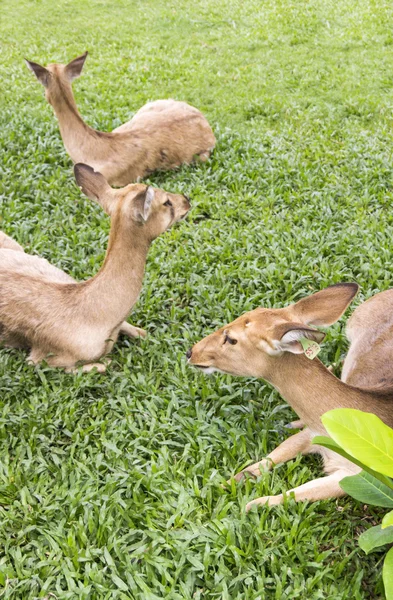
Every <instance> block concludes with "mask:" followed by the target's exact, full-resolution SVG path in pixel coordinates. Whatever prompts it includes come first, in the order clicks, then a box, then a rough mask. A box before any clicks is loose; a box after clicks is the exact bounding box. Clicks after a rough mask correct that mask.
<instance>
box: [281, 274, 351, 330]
mask: <svg viewBox="0 0 393 600" xmlns="http://www.w3.org/2000/svg"><path fill="white" fill-rule="evenodd" d="M358 290H359V286H358V284H357V283H338V284H336V285H331V286H329V287H327V288H325V289H324V290H321V291H320V292H317V293H316V294H312V296H308V297H307V298H303V299H302V300H299V302H296V304H293V305H292V306H290V307H289V308H290V310H291V312H292V314H293V316H294V317H295V318H296V320H299V321H300V322H301V323H305V324H306V325H318V326H321V327H326V326H327V325H332V324H333V323H335V322H336V321H338V319H339V318H340V317H341V315H342V314H343V313H344V311H345V310H346V308H347V307H348V306H349V305H350V303H351V302H352V300H353V299H354V297H355V296H356V294H357V293H358Z"/></svg>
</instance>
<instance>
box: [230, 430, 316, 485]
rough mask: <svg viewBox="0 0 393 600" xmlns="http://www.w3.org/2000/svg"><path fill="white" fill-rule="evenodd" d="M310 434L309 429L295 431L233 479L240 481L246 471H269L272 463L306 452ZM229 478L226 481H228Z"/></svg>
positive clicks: (309, 445) (254, 472) (309, 444)
mask: <svg viewBox="0 0 393 600" xmlns="http://www.w3.org/2000/svg"><path fill="white" fill-rule="evenodd" d="M312 437H313V436H312V434H311V432H310V430H309V429H303V431H299V433H295V435H292V436H291V437H290V438H288V439H287V440H285V442H282V444H280V445H279V446H277V448H275V449H274V450H273V452H270V454H268V455H267V457H266V458H263V459H262V460H260V461H258V462H256V463H254V464H253V465H250V466H249V467H246V468H245V469H243V470H242V471H240V472H239V473H236V475H235V476H234V479H235V481H241V480H242V479H243V478H244V476H245V474H246V473H249V474H250V475H252V476H253V477H258V475H260V474H261V473H262V472H263V471H270V469H271V468H272V467H274V465H276V464H278V463H282V462H287V460H291V458H295V456H297V455H298V454H307V453H308V452H310V451H311V440H312ZM230 481H231V480H230V479H229V480H228V483H230Z"/></svg>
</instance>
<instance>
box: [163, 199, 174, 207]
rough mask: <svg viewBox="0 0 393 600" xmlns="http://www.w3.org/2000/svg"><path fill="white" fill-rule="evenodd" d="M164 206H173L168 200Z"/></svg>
mask: <svg viewBox="0 0 393 600" xmlns="http://www.w3.org/2000/svg"><path fill="white" fill-rule="evenodd" d="M164 206H173V204H172V202H171V201H170V200H167V201H166V202H164Z"/></svg>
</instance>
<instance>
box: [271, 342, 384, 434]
mask: <svg viewBox="0 0 393 600" xmlns="http://www.w3.org/2000/svg"><path fill="white" fill-rule="evenodd" d="M277 360H278V361H279V363H278V364H277ZM274 363H275V364H274V369H272V370H271V373H270V374H269V375H268V377H266V380H267V381H268V382H269V383H271V384H272V385H273V386H274V387H275V388H276V389H277V390H278V391H279V392H280V394H281V396H282V397H283V398H284V400H286V402H288V404H290V406H291V407H292V408H293V409H294V411H295V412H296V414H297V415H299V417H300V418H301V419H302V420H303V421H304V422H305V423H306V424H307V426H308V427H310V429H312V430H313V431H317V432H320V433H326V432H325V429H324V427H323V425H322V422H321V416H322V415H323V414H324V413H325V412H327V411H328V410H332V409H334V408H356V409H359V410H365V411H367V412H369V411H370V410H372V409H373V405H375V394H373V393H372V392H367V391H365V390H362V389H358V388H354V387H352V386H350V385H347V384H346V383H344V382H343V381H341V380H340V379H337V377H335V376H334V375H333V374H332V373H330V371H328V370H327V369H326V367H325V366H324V365H323V364H322V363H321V362H320V361H319V360H318V359H317V358H315V359H314V360H310V359H308V358H307V357H305V356H304V355H303V354H292V353H290V352H284V353H283V355H282V356H281V357H278V358H275V359H274ZM373 412H374V411H373Z"/></svg>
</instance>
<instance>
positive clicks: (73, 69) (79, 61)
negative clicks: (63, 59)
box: [64, 51, 88, 82]
mask: <svg viewBox="0 0 393 600" xmlns="http://www.w3.org/2000/svg"><path fill="white" fill-rule="evenodd" d="M87 54H88V53H87V51H86V52H85V53H84V54H82V55H81V56H78V57H77V58H74V60H72V61H71V62H69V63H68V65H67V66H66V68H65V70H64V72H65V74H66V76H67V79H68V81H70V82H71V81H74V79H76V78H77V77H79V76H80V74H81V73H82V69H83V65H84V64H85V60H86V58H87Z"/></svg>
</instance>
